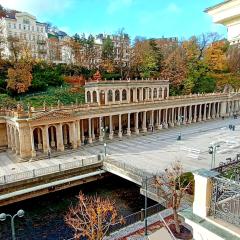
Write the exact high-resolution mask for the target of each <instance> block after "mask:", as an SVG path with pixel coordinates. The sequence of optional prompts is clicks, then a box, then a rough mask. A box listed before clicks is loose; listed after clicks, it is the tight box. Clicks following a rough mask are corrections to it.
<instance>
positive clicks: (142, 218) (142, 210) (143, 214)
mask: <svg viewBox="0 0 240 240" xmlns="http://www.w3.org/2000/svg"><path fill="white" fill-rule="evenodd" d="M144 211H145V210H144V208H142V209H141V222H143V221H144V216H145V212H144Z"/></svg>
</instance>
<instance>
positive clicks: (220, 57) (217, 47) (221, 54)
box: [203, 41, 227, 72]
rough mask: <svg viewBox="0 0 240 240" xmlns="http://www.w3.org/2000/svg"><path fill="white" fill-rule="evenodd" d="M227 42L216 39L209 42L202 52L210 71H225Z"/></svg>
mask: <svg viewBox="0 0 240 240" xmlns="http://www.w3.org/2000/svg"><path fill="white" fill-rule="evenodd" d="M226 51H227V43H226V41H217V42H213V43H212V44H210V45H209V46H208V47H207V48H206V50H205V53H204V56H203V61H204V62H206V64H207V65H208V68H209V70H210V71H212V72H225V71H226V70H227V56H226Z"/></svg>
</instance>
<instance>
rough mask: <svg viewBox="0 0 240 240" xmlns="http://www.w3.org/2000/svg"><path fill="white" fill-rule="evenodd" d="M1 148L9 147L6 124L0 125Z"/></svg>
mask: <svg viewBox="0 0 240 240" xmlns="http://www.w3.org/2000/svg"><path fill="white" fill-rule="evenodd" d="M0 136H1V137H0V148H1V147H6V146H7V129H6V124H5V123H0Z"/></svg>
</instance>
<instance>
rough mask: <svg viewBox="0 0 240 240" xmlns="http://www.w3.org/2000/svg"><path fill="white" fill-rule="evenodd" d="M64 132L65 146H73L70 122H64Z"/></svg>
mask: <svg viewBox="0 0 240 240" xmlns="http://www.w3.org/2000/svg"><path fill="white" fill-rule="evenodd" d="M62 134H63V145H64V148H69V147H71V144H70V135H69V126H68V124H64V125H63V126H62Z"/></svg>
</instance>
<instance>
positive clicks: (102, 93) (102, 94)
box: [100, 90, 105, 105]
mask: <svg viewBox="0 0 240 240" xmlns="http://www.w3.org/2000/svg"><path fill="white" fill-rule="evenodd" d="M100 104H101V105H104V104H105V92H104V91H103V90H101V91H100Z"/></svg>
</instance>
